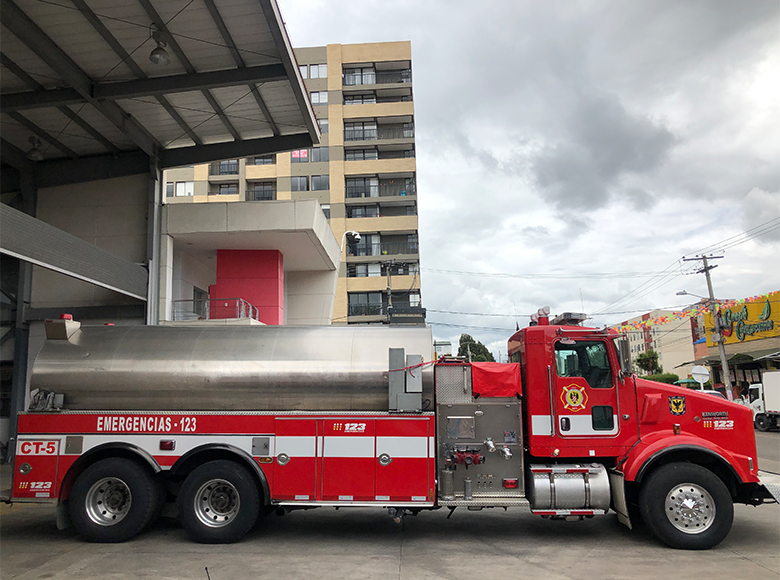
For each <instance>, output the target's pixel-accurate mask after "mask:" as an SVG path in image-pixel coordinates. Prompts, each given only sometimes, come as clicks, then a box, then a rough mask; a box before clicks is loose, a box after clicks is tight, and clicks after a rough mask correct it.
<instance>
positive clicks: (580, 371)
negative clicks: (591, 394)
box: [555, 341, 613, 389]
mask: <svg viewBox="0 0 780 580" xmlns="http://www.w3.org/2000/svg"><path fill="white" fill-rule="evenodd" d="M570 342H573V341H570ZM555 372H556V373H557V374H558V376H559V377H582V378H584V379H585V380H586V381H587V382H588V385H590V386H591V387H593V388H594V389H609V388H612V385H613V380H612V367H611V365H610V364H609V353H608V351H607V345H606V343H605V342H600V341H579V342H574V344H565V343H564V341H558V342H556V343H555Z"/></svg>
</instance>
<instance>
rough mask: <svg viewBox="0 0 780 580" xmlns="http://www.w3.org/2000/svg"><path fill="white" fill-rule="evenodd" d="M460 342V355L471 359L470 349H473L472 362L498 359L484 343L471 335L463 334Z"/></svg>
mask: <svg viewBox="0 0 780 580" xmlns="http://www.w3.org/2000/svg"><path fill="white" fill-rule="evenodd" d="M459 342H460V345H459V346H458V356H462V357H464V358H465V359H466V360H469V351H471V361H472V362H496V359H494V358H493V353H491V352H490V351H489V350H488V348H487V347H486V346H485V345H484V344H482V343H481V342H479V341H478V340H474V339H473V338H472V337H471V336H470V335H468V334H461V335H460V341H459Z"/></svg>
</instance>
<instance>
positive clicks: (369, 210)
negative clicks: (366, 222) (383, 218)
mask: <svg viewBox="0 0 780 580" xmlns="http://www.w3.org/2000/svg"><path fill="white" fill-rule="evenodd" d="M348 217H351V218H364V217H379V206H378V205H353V206H350V207H349V208H348Z"/></svg>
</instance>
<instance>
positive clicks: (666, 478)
mask: <svg viewBox="0 0 780 580" xmlns="http://www.w3.org/2000/svg"><path fill="white" fill-rule="evenodd" d="M639 509H640V511H641V512H642V519H643V520H644V522H645V523H646V524H647V527H648V528H650V531H651V532H653V534H655V536H656V537H657V538H658V539H660V540H661V541H662V542H664V543H666V544H668V545H669V546H671V547H672V548H680V549H684V550H708V549H710V548H713V547H715V546H717V545H718V544H720V543H721V542H722V541H723V539H724V538H725V537H726V536H727V535H728V533H729V530H731V524H732V522H733V521H734V504H733V502H732V499H731V494H730V493H729V491H728V489H726V486H725V485H724V484H723V482H722V481H721V480H720V478H719V477H718V476H717V475H715V474H714V473H712V472H711V471H710V470H709V469H705V468H704V467H701V466H699V465H694V464H692V463H670V464H669V465H664V466H662V467H659V468H658V469H657V470H656V471H654V472H653V473H651V474H650V476H648V478H647V480H646V481H645V482H644V484H643V486H642V491H641V492H640V494H639Z"/></svg>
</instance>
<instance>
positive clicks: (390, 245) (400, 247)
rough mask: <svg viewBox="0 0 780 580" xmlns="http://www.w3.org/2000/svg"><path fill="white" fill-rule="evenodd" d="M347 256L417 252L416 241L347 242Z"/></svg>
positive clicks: (417, 245)
mask: <svg viewBox="0 0 780 580" xmlns="http://www.w3.org/2000/svg"><path fill="white" fill-rule="evenodd" d="M347 249H348V251H349V254H348V255H349V256H391V255H396V254H417V253H419V251H420V250H419V244H418V243H417V242H380V243H378V244H349V245H348V246H347Z"/></svg>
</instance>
